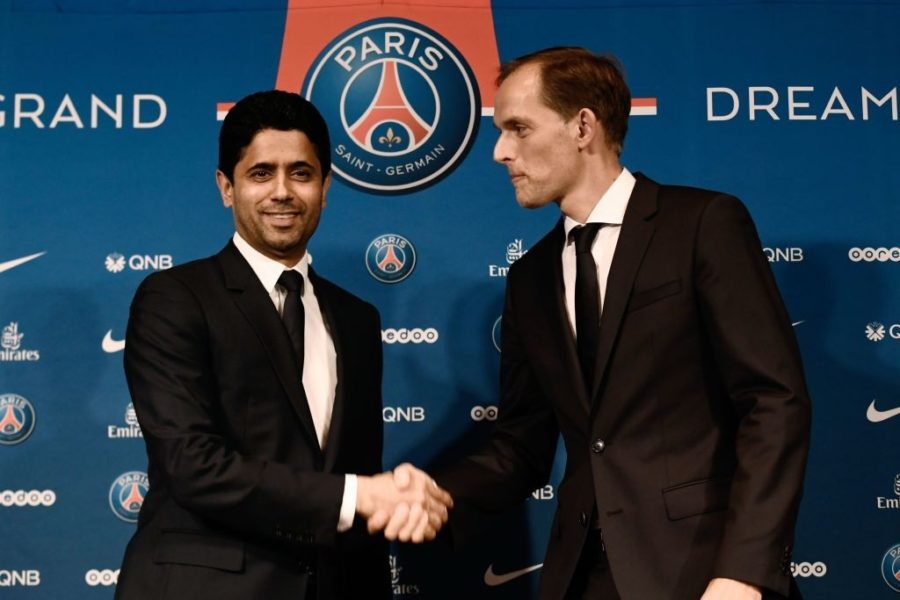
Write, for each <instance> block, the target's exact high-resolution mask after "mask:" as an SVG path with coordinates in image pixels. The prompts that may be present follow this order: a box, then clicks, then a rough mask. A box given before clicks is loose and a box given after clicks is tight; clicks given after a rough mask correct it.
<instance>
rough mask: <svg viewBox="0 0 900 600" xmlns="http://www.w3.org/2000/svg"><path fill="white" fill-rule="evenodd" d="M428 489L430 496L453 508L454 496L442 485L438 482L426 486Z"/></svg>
mask: <svg viewBox="0 0 900 600" xmlns="http://www.w3.org/2000/svg"><path fill="white" fill-rule="evenodd" d="M426 491H427V493H428V495H429V496H431V497H432V498H434V499H435V500H436V501H437V502H440V503H441V504H443V505H444V506H446V507H447V508H453V496H451V495H450V493H449V492H447V490H445V489H444V488H442V487H439V486H438V485H437V484H434V485H429V486H427V488H426Z"/></svg>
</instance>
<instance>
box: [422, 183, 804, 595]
mask: <svg viewBox="0 0 900 600" xmlns="http://www.w3.org/2000/svg"><path fill="white" fill-rule="evenodd" d="M563 243H564V233H563V226H562V222H560V223H559V224H558V225H557V226H556V228H554V229H553V230H552V231H551V232H550V233H549V234H548V235H547V236H546V237H544V238H543V239H542V240H541V241H540V242H539V243H538V244H537V245H535V246H534V247H533V248H532V249H531V250H530V251H529V252H528V253H527V254H526V255H525V256H524V257H523V258H521V259H520V260H519V261H518V262H516V263H515V264H514V265H513V266H512V268H511V269H510V271H509V277H508V280H507V295H506V307H505V310H504V313H503V321H502V323H503V325H502V358H501V390H502V397H501V400H500V414H499V418H498V421H497V423H496V429H495V431H494V433H493V435H492V438H491V440H490V442H489V444H488V446H487V447H486V448H485V449H484V450H483V451H482V452H480V453H478V454H477V455H474V456H471V457H469V458H468V459H466V460H465V461H463V462H462V463H461V464H459V465H458V466H456V467H454V468H453V469H451V470H449V471H447V472H446V473H443V474H439V475H438V477H437V479H438V482H439V483H440V485H442V486H443V487H445V488H446V489H447V490H448V491H450V493H451V494H452V495H453V496H454V498H455V499H456V500H457V503H458V505H459V507H460V508H459V510H458V511H457V510H456V509H454V513H458V514H459V515H460V518H459V521H460V525H459V526H458V527H457V529H454V534H455V535H458V536H465V534H466V531H465V529H464V526H463V525H464V524H465V522H466V519H465V515H466V510H467V508H472V507H475V508H477V509H479V510H481V511H496V510H500V509H502V508H505V507H507V506H509V505H510V504H513V503H515V502H517V501H519V500H520V499H522V498H524V497H525V496H526V495H527V494H528V493H529V492H531V491H532V490H534V489H535V488H537V487H539V486H540V485H543V484H544V483H545V482H546V480H547V478H548V475H549V472H550V468H551V466H552V460H553V455H554V449H555V445H556V440H557V436H558V433H559V432H561V433H562V436H563V439H564V441H565V445H566V450H567V455H568V461H567V464H566V472H565V476H564V478H563V481H562V483H561V485H560V486H559V489H558V494H557V498H558V509H557V512H556V516H555V518H554V520H553V525H552V531H551V535H550V543H549V546H548V548H547V554H546V559H545V562H544V568H543V576H542V581H541V586H540V598H541V599H542V600H555V599H561V598H563V596H564V595H565V592H566V589H567V588H568V585H569V582H570V581H571V578H572V575H573V572H574V569H575V565H576V563H577V562H578V557H579V555H580V552H581V548H582V545H583V542H584V540H585V537H586V535H587V532H588V528H589V527H590V526H591V514H592V513H593V512H594V511H597V518H598V519H599V524H600V526H601V527H602V530H603V536H604V540H605V543H606V547H607V553H608V557H609V562H610V567H611V572H612V574H613V577H614V579H615V582H616V585H617V587H618V590H619V592H620V594H621V595H622V598H624V599H625V600H660V599H671V600H686V599H696V598H699V597H700V595H701V594H702V592H703V590H704V589H705V587H706V585H707V583H708V582H709V580H710V579H711V578H713V577H729V578H733V579H739V580H743V581H747V582H752V583H755V584H757V585H761V586H764V587H765V588H767V589H769V590H771V591H773V592H776V593H778V594H784V595H787V594H788V593H789V588H791V587H792V580H791V575H790V570H789V567H790V560H791V549H792V543H793V538H794V523H795V520H796V515H797V508H798V504H799V502H800V495H801V488H802V483H803V475H804V469H805V464H806V455H807V450H808V437H809V423H810V404H809V398H808V394H807V390H806V384H805V381H804V376H803V368H802V365H801V362H800V356H799V352H798V348H797V344H796V340H795V338H794V334H793V330H792V327H791V322H790V320H789V318H788V315H787V312H786V311H785V309H784V306H783V304H782V301H781V298H780V296H779V294H778V290H777V289H776V286H775V281H774V279H773V277H772V273H771V271H770V269H769V266H768V264H767V261H766V259H765V257H764V255H763V252H762V249H761V247H760V243H759V239H758V237H757V234H756V230H755V228H754V225H753V222H752V220H751V219H750V216H749V214H748V213H747V211H746V209H745V208H744V206H743V205H742V204H741V203H740V202H739V201H738V200H737V199H736V198H733V197H731V196H727V195H723V194H718V193H715V192H709V191H704V190H699V189H692V188H685V187H673V186H660V185H658V184H656V183H654V182H653V181H651V180H649V179H647V178H646V177H643V176H641V175H638V176H637V184H636V186H635V189H634V192H633V193H632V196H631V199H630V201H629V204H628V208H627V210H626V213H625V218H624V222H623V224H622V230H621V232H620V237H619V241H618V245H617V247H616V251H615V254H614V257H613V261H612V266H611V271H610V274H609V280H608V286H607V292H606V297H605V301H604V307H603V312H602V316H601V330H600V336H599V342H598V357H597V365H596V371H595V381H596V383H595V385H594V389H593V390H592V391H591V393H590V394H589V395H588V394H587V392H586V390H585V389H584V385H583V383H582V378H581V375H580V371H579V366H578V359H577V355H576V349H575V343H574V338H573V336H572V333H571V327H570V325H569V321H568V318H567V315H566V312H565V308H564V291H563V279H562V262H561V252H562V247H563ZM456 516H457V514H454V515H452V516H451V519H450V523H451V525H453V522H454V518H456Z"/></svg>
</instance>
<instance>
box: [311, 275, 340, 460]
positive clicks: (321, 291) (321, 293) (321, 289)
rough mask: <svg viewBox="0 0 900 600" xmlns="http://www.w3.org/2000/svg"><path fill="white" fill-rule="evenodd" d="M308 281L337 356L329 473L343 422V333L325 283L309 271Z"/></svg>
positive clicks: (327, 455) (327, 448)
mask: <svg viewBox="0 0 900 600" xmlns="http://www.w3.org/2000/svg"><path fill="white" fill-rule="evenodd" d="M309 279H310V281H312V284H313V287H314V288H315V290H316V300H317V301H318V302H319V309H320V310H321V311H322V319H323V320H324V321H325V327H326V329H328V333H329V334H330V335H331V340H332V342H333V343H334V352H335V354H336V355H337V365H336V367H337V368H336V369H335V372H336V374H337V384H336V387H335V390H334V406H333V407H332V409H331V424H330V425H329V428H328V438H327V440H326V442H325V466H324V470H325V471H326V472H330V471H332V470H333V469H334V465H335V462H336V461H337V454H338V449H339V448H340V445H341V441H340V437H341V430H342V427H341V425H342V424H343V420H344V404H345V403H344V386H343V381H344V371H345V369H344V360H345V353H344V350H345V346H344V335H343V331H342V330H341V329H340V328H339V324H338V320H337V319H336V318H335V307H334V299H333V298H332V297H331V295H330V294H329V293H328V292H329V288H328V286H327V282H324V281H323V280H322V278H321V277H319V275H318V274H317V273H316V272H315V271H313V270H312V267H310V269H309Z"/></svg>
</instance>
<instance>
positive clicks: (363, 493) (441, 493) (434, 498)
mask: <svg viewBox="0 0 900 600" xmlns="http://www.w3.org/2000/svg"><path fill="white" fill-rule="evenodd" d="M358 481H359V486H358V491H357V497H356V512H357V513H358V514H359V515H360V516H362V517H363V518H364V519H366V523H367V525H368V529H369V533H375V532H378V531H382V530H383V531H384V537H386V538H387V539H389V540H400V541H401V542H413V543H416V544H419V543H422V542H425V541H428V540H433V539H434V538H435V536H436V535H437V533H438V531H440V529H441V527H443V526H444V523H446V522H447V518H448V516H449V510H450V509H451V508H453V498H451V497H450V494H448V493H447V492H446V491H445V490H443V489H441V488H440V487H438V485H437V484H436V483H435V482H434V479H432V478H431V477H430V476H429V475H428V474H427V473H425V472H424V471H421V470H419V469H417V468H416V467H414V466H413V465H411V464H409V463H403V464H402V465H400V466H398V467H397V468H396V469H394V471H393V472H387V473H381V474H379V475H374V476H371V477H365V476H360V477H359V478H358Z"/></svg>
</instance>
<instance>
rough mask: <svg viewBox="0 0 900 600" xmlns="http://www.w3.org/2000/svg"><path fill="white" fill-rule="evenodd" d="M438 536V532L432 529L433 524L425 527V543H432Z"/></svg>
mask: <svg viewBox="0 0 900 600" xmlns="http://www.w3.org/2000/svg"><path fill="white" fill-rule="evenodd" d="M437 534H438V530H437V529H435V528H434V527H432V526H431V523H430V522H429V524H428V526H427V527H425V535H424V538H425V541H426V542H430V541H431V540H433V539H434V538H436V537H437Z"/></svg>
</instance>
